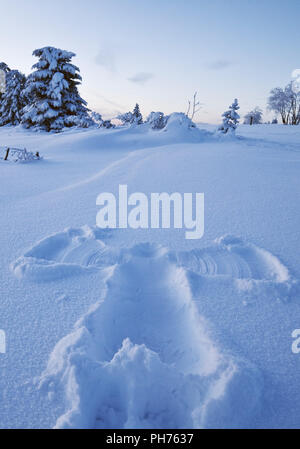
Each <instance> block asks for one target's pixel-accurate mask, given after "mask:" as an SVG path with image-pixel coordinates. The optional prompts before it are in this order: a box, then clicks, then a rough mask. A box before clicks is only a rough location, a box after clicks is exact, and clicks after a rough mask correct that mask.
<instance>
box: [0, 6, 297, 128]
mask: <svg viewBox="0 0 300 449" xmlns="http://www.w3.org/2000/svg"><path fill="white" fill-rule="evenodd" d="M0 5H1V12H2V16H1V37H0V48H1V57H0V60H2V61H4V62H6V63H7V64H8V65H9V66H10V67H11V68H17V69H19V70H22V71H23V72H24V73H26V74H28V73H29V72H30V68H31V66H32V65H33V64H34V63H35V58H33V57H32V51H33V50H34V49H35V48H39V47H44V46H46V45H51V46H55V47H59V48H63V49H65V50H71V51H74V52H75V53H76V54H77V57H76V58H75V59H74V63H76V64H77V65H78V66H79V67H80V69H81V74H82V76H83V84H82V87H81V93H82V96H83V97H84V98H85V99H86V100H87V101H88V103H89V106H90V108H92V109H94V110H97V111H98V112H102V113H104V115H106V114H108V115H113V114H115V113H116V112H117V111H120V112H125V111H127V110H129V109H132V108H133V106H134V104H135V103H136V102H139V103H140V105H141V109H142V112H143V113H144V114H147V113H149V112H150V111H151V110H161V111H163V112H165V113H170V112H173V111H184V112H185V110H186V107H187V106H186V105H187V99H188V97H192V95H193V92H194V91H195V90H197V91H198V92H199V97H200V100H201V102H202V103H204V106H203V109H202V111H201V112H200V114H199V115H198V117H197V118H198V121H203V122H212V123H216V122H218V121H219V117H220V115H221V113H222V112H223V111H224V110H225V108H227V106H228V105H229V104H230V103H231V102H232V100H233V99H234V98H235V97H237V98H238V99H239V101H240V104H241V112H242V114H243V113H245V112H247V110H248V109H249V108H250V109H251V108H253V107H255V106H256V105H259V106H261V107H262V108H265V106H266V99H267V96H268V93H269V91H270V89H271V88H273V87H276V86H283V85H285V84H287V83H288V82H289V81H290V77H291V72H292V71H293V70H294V69H296V68H300V51H299V42H300V25H299V23H300V0H285V2H283V1H282V0H209V1H208V0H205V1H204V0H151V1H150V0H149V1H148V0H114V1H108V0H105V1H103V0H84V1H81V0H52V1H51V2H47V3H46V2H44V1H41V0H40V1H38V0H10V1H9V2H7V0H5V1H2V0H0ZM268 118H270V117H268Z"/></svg>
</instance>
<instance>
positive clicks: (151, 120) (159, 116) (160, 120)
mask: <svg viewBox="0 0 300 449" xmlns="http://www.w3.org/2000/svg"><path fill="white" fill-rule="evenodd" d="M167 121H168V117H166V116H165V115H164V114H163V112H151V113H150V115H149V116H148V118H147V122H146V123H148V124H149V125H150V126H151V128H152V129H157V130H159V129H163V128H164V127H165V126H166V124H167Z"/></svg>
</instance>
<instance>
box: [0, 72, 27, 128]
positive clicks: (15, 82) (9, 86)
mask: <svg viewBox="0 0 300 449" xmlns="http://www.w3.org/2000/svg"><path fill="white" fill-rule="evenodd" d="M25 83H26V77H25V75H23V73H21V72H19V71H18V70H10V71H9V72H8V73H7V74H6V87H5V91H4V92H3V94H2V95H1V99H0V126H4V125H8V124H10V125H18V124H19V123H20V122H21V111H22V109H23V107H24V106H25V98H24V95H23V89H24V86H25Z"/></svg>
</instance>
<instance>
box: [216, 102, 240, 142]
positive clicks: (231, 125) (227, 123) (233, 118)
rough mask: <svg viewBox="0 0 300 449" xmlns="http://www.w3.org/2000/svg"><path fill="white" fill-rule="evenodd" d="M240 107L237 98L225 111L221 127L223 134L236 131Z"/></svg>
mask: <svg viewBox="0 0 300 449" xmlns="http://www.w3.org/2000/svg"><path fill="white" fill-rule="evenodd" d="M239 109H240V107H239V103H238V100H237V99H235V100H234V102H233V103H232V105H231V106H229V109H228V111H226V112H224V114H223V115H222V117H223V124H222V125H221V126H220V127H219V131H220V132H221V133H223V134H227V133H228V132H230V133H235V131H236V129H237V126H238V124H239V119H240V116H239V114H238V113H237V111H238V110H239Z"/></svg>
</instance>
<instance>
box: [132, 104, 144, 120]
mask: <svg viewBox="0 0 300 449" xmlns="http://www.w3.org/2000/svg"><path fill="white" fill-rule="evenodd" d="M142 123H143V116H142V114H141V111H140V107H139V105H138V104H136V105H135V108H134V110H133V114H132V124H134V125H141V124H142Z"/></svg>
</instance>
